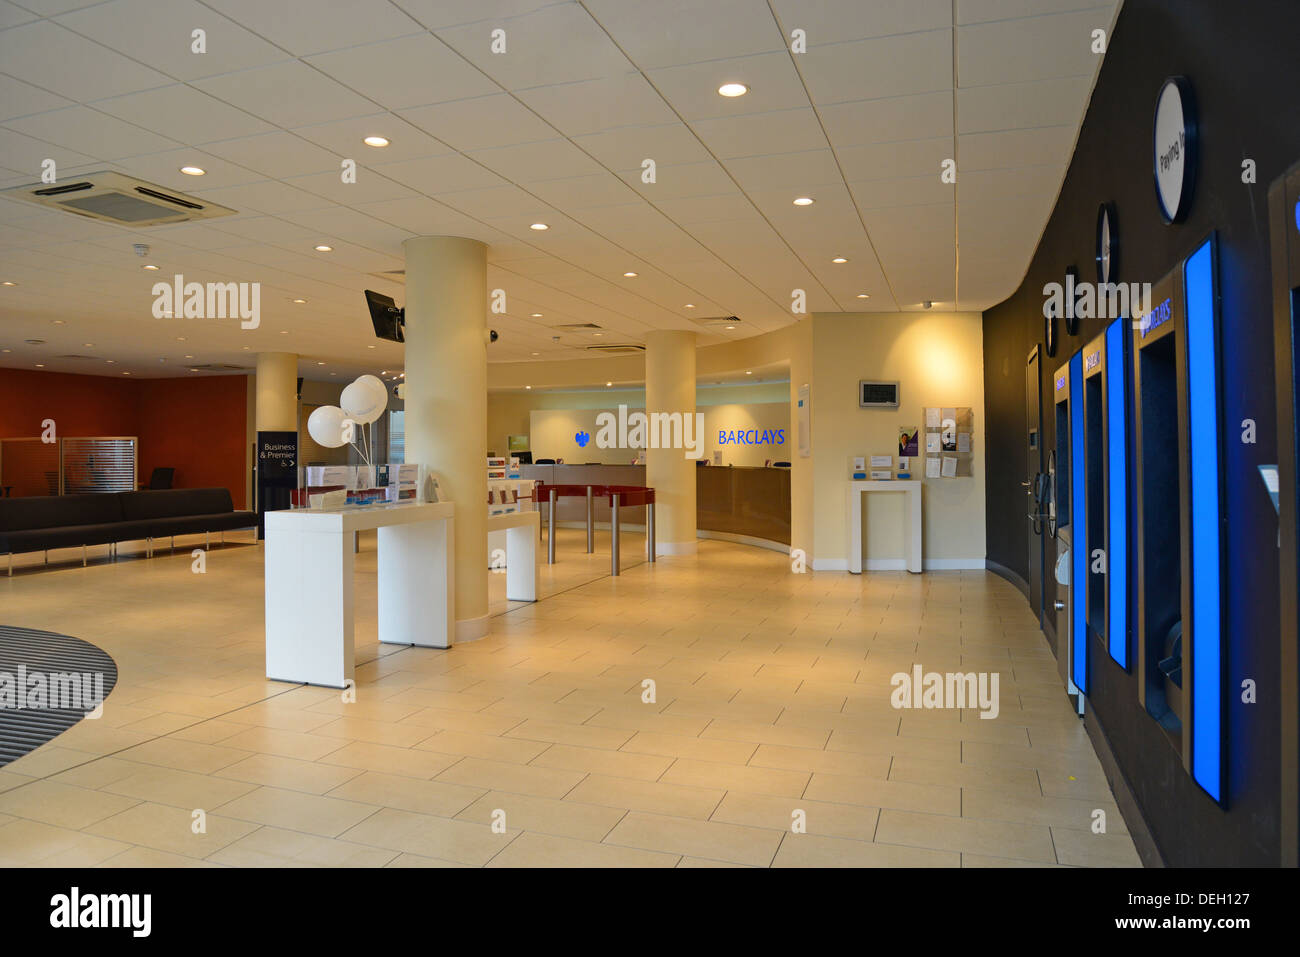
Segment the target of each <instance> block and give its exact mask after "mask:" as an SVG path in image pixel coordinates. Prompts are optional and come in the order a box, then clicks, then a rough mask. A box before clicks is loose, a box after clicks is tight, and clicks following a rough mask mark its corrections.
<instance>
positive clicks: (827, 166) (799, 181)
mask: <svg viewBox="0 0 1300 957" xmlns="http://www.w3.org/2000/svg"><path fill="white" fill-rule="evenodd" d="M726 167H727V169H728V171H730V173H731V175H732V176H734V177H735V178H736V182H738V183H740V185H741V187H742V188H744V189H746V190H750V189H753V190H767V189H780V188H789V189H792V190H795V191H797V192H798V191H807V190H811V189H812V188H813V187H816V186H821V185H824V184H836V183H842V182H843V181H844V180H843V177H841V176H840V171H839V167H838V166H837V165H836V164H835V156H834V154H832V153H831V151H830V150H807V151H801V152H798V153H780V154H777V155H772V156H750V157H745V158H742V159H733V160H728V161H727V163H726ZM792 198H793V197H792Z"/></svg>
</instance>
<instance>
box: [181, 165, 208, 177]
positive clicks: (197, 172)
mask: <svg viewBox="0 0 1300 957" xmlns="http://www.w3.org/2000/svg"><path fill="white" fill-rule="evenodd" d="M181 172H182V173H184V174H185V175H186V176H202V175H203V174H204V173H206V172H207V170H205V169H204V168H203V167H201V166H182V167H181Z"/></svg>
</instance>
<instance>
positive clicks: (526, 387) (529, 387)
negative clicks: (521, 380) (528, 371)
mask: <svg viewBox="0 0 1300 957" xmlns="http://www.w3.org/2000/svg"><path fill="white" fill-rule="evenodd" d="M524 388H525V389H531V388H532V386H530V385H526V386H524Z"/></svg>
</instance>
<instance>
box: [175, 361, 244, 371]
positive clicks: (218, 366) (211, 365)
mask: <svg viewBox="0 0 1300 957" xmlns="http://www.w3.org/2000/svg"><path fill="white" fill-rule="evenodd" d="M185 368H187V369H194V370H195V371H197V372H252V371H253V369H252V367H251V366H235V365H230V364H229V363H225V362H208V363H205V364H203V365H197V366H186V367H185Z"/></svg>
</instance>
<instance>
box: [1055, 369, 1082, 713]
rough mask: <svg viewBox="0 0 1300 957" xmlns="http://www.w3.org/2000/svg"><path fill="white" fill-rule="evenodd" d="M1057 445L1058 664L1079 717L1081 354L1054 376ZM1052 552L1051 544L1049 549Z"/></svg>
mask: <svg viewBox="0 0 1300 957" xmlns="http://www.w3.org/2000/svg"><path fill="white" fill-rule="evenodd" d="M1052 397H1053V406H1054V408H1055V412H1056V444H1055V446H1054V447H1053V448H1052V449H1051V451H1050V452H1049V454H1048V475H1049V477H1050V478H1049V481H1050V483H1051V487H1050V489H1049V491H1048V500H1049V511H1048V529H1047V531H1048V535H1049V541H1050V542H1054V543H1055V553H1054V554H1052V553H1051V552H1049V557H1050V558H1051V559H1052V561H1053V567H1054V569H1055V578H1056V583H1057V588H1056V594H1057V596H1058V597H1057V599H1056V603H1055V607H1056V662H1057V668H1058V669H1059V670H1060V672H1061V678H1062V680H1063V681H1064V682H1065V690H1066V692H1067V693H1068V694H1069V695H1070V698H1071V700H1072V701H1073V702H1074V704H1075V707H1076V709H1077V710H1078V712H1079V714H1083V707H1084V704H1083V701H1084V695H1086V694H1087V692H1088V641H1087V634H1088V619H1087V608H1088V606H1087V598H1086V595H1085V591H1086V588H1087V576H1088V562H1087V549H1086V547H1085V545H1084V542H1085V540H1086V531H1085V529H1084V515H1085V514H1086V509H1087V504H1086V496H1087V483H1086V481H1085V474H1084V466H1085V458H1084V448H1083V444H1084V429H1083V420H1084V411H1083V353H1081V352H1077V353H1075V354H1074V356H1073V357H1072V358H1071V359H1070V361H1069V362H1068V363H1067V364H1066V365H1063V366H1061V368H1059V369H1057V370H1056V372H1055V373H1053V375H1052ZM1048 547H1049V549H1051V548H1052V546H1051V545H1049V546H1048Z"/></svg>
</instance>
